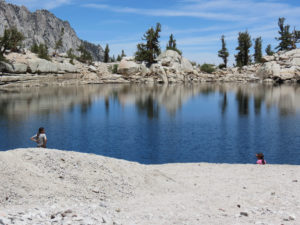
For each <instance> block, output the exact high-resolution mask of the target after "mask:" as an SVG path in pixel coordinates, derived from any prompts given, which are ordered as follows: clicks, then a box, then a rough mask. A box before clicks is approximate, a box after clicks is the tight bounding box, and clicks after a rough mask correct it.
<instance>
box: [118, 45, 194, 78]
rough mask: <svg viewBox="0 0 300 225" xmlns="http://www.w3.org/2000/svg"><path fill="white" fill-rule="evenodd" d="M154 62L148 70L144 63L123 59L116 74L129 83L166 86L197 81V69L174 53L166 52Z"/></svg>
mask: <svg viewBox="0 0 300 225" xmlns="http://www.w3.org/2000/svg"><path fill="white" fill-rule="evenodd" d="M156 61H157V62H156V63H154V64H152V65H151V66H150V68H148V67H147V66H146V65H145V63H141V64H140V63H137V62H135V61H134V59H133V58H123V59H122V61H121V63H120V65H119V69H118V72H119V73H120V74H122V75H124V76H126V77H127V78H128V79H129V80H130V81H131V82H146V83H148V82H149V83H166V84H167V83H183V82H186V81H188V80H189V81H193V80H196V81H198V76H199V71H198V70H197V68H196V67H194V66H193V65H192V64H191V62H190V61H189V60H187V59H186V58H184V57H182V56H181V55H179V54H178V53H177V52H176V51H172V50H167V51H165V52H163V53H162V54H161V55H159V56H158V58H157V59H156Z"/></svg>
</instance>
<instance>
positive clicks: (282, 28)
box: [276, 17, 294, 51]
mask: <svg viewBox="0 0 300 225" xmlns="http://www.w3.org/2000/svg"><path fill="white" fill-rule="evenodd" d="M284 22H285V18H284V17H282V18H279V20H278V27H279V31H278V33H279V37H278V38H276V40H277V41H279V45H278V46H277V47H276V49H278V51H285V50H291V49H293V48H294V46H293V41H292V34H291V33H290V25H284Z"/></svg>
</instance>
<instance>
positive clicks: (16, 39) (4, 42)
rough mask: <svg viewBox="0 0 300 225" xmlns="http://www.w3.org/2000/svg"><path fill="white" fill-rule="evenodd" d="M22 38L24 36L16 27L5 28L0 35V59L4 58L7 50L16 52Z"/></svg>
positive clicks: (20, 45)
mask: <svg viewBox="0 0 300 225" xmlns="http://www.w3.org/2000/svg"><path fill="white" fill-rule="evenodd" d="M23 40H24V36H23V34H22V33H21V32H19V31H18V30H17V28H15V27H13V28H10V29H5V30H4V34H3V36H2V37H0V60H1V61H3V60H5V57H4V55H5V53H6V52H7V51H12V52H18V51H19V50H20V48H21V47H22V41H23Z"/></svg>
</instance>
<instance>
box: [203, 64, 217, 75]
mask: <svg viewBox="0 0 300 225" xmlns="http://www.w3.org/2000/svg"><path fill="white" fill-rule="evenodd" d="M200 69H201V71H202V72H205V73H213V72H215V70H216V69H215V65H213V64H207V63H204V64H202V65H201V67H200Z"/></svg>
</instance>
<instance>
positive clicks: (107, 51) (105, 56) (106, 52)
mask: <svg viewBox="0 0 300 225" xmlns="http://www.w3.org/2000/svg"><path fill="white" fill-rule="evenodd" d="M104 62H105V63H108V62H109V46H108V44H106V46H105V50H104Z"/></svg>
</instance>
